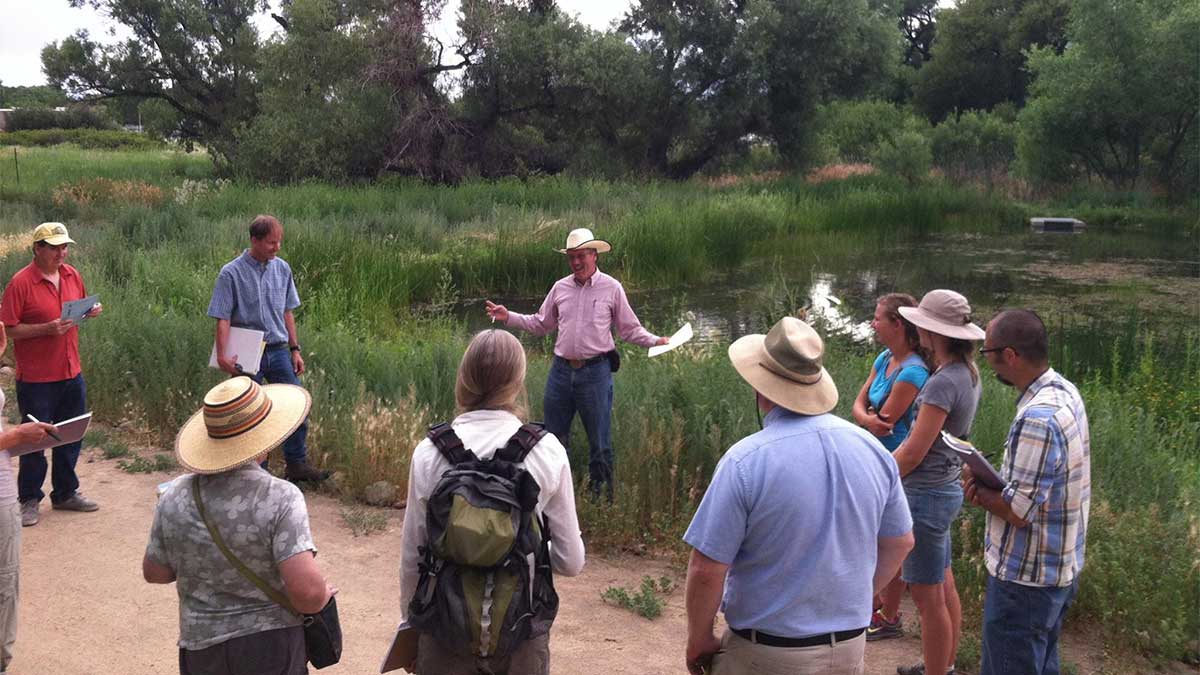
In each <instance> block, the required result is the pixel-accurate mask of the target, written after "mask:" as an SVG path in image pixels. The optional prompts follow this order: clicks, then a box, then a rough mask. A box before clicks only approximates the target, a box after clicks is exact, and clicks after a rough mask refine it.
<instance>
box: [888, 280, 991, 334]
mask: <svg viewBox="0 0 1200 675" xmlns="http://www.w3.org/2000/svg"><path fill="white" fill-rule="evenodd" d="M900 316H902V317H904V318H905V319H908V321H909V323H911V324H913V325H914V326H916V327H917V328H924V329H925V330H927V331H929V332H931V333H937V334H938V335H945V336H946V337H948V338H958V339H959V340H982V339H983V337H984V333H983V329H982V328H980V327H979V326H976V325H975V324H973V323H971V305H970V304H969V303H968V302H967V299H966V298H964V297H963V296H962V294H961V293H955V292H954V291H948V290H946V289H944V288H939V289H937V290H935V291H929V292H928V293H926V294H925V297H923V298H921V302H920V303H919V304H918V305H917V306H916V307H901V308H900Z"/></svg>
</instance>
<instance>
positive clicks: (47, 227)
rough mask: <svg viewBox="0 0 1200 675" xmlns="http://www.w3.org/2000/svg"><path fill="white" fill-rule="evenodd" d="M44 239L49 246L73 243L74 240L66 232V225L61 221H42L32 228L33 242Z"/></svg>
mask: <svg viewBox="0 0 1200 675" xmlns="http://www.w3.org/2000/svg"><path fill="white" fill-rule="evenodd" d="M39 241H44V242H46V243H47V244H50V245H51V246H62V245H63V244H74V243H75V240H74V239H72V238H71V235H70V234H69V233H68V232H67V226H66V225H63V224H62V223H42V224H41V225H38V226H37V227H35V228H34V229H33V243H35V244H36V243H37V242H39Z"/></svg>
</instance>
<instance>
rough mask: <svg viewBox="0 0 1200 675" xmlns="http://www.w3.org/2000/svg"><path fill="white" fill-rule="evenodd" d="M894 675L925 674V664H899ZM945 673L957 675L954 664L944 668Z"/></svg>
mask: <svg viewBox="0 0 1200 675" xmlns="http://www.w3.org/2000/svg"><path fill="white" fill-rule="evenodd" d="M897 618H899V617H897ZM896 675H925V664H924V663H915V664H913V665H911V666H900V667H899V668H896ZM946 675H958V671H957V670H955V669H954V666H950V667H949V668H947V669H946Z"/></svg>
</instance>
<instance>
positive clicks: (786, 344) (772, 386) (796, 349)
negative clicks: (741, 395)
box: [729, 316, 838, 415]
mask: <svg viewBox="0 0 1200 675" xmlns="http://www.w3.org/2000/svg"><path fill="white" fill-rule="evenodd" d="M824 354H825V343H824V341H823V340H821V336H820V335H818V334H817V331H815V330H813V327H812V326H810V325H808V324H807V323H804V322H803V321H801V320H800V319H797V318H795V317H791V316H785V317H783V318H782V319H780V320H779V322H778V323H776V324H775V325H774V326H772V327H771V330H769V331H767V334H766V335H747V336H745V337H742V338H739V339H738V340H737V341H735V342H734V343H733V344H731V345H729V360H730V361H732V362H733V367H734V368H735V369H736V370H737V372H738V375H741V376H742V379H744V380H745V381H746V382H747V383H749V384H750V386H751V387H754V390H755V391H757V392H758V393H760V394H762V395H763V396H766V397H767V398H768V399H770V400H771V402H772V403H774V404H776V405H779V406H782V407H784V408H787V409H788V410H791V411H792V412H796V413H800V414H801V415H821V414H823V413H827V412H829V411H830V410H833V408H834V406H836V405H837V402H838V390H837V385H836V384H834V382H833V378H832V377H830V376H829V371H827V370H825V368H824V366H823V365H822V361H821V360H822V358H823V357H824Z"/></svg>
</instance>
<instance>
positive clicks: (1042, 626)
mask: <svg viewBox="0 0 1200 675" xmlns="http://www.w3.org/2000/svg"><path fill="white" fill-rule="evenodd" d="M980 351H982V352H983V354H984V355H985V356H986V358H987V360H988V363H989V364H991V366H992V370H994V371H996V377H997V378H998V379H999V380H1000V381H1001V382H1004V383H1005V384H1007V385H1010V386H1012V387H1013V388H1015V389H1016V390H1017V391H1019V392H1021V397H1020V399H1019V400H1018V401H1017V416H1016V419H1014V420H1013V423H1012V427H1011V428H1010V429H1009V432H1008V440H1007V442H1006V443H1005V450H1004V463H1003V465H1002V467H1001V469H1000V477H1001V479H1002V480H1004V481H1005V483H1006V484H1005V487H1004V488H1003V489H1002V490H993V489H990V488H987V487H985V486H983V485H982V484H980V483H977V482H976V481H975V478H974V476H973V475H972V474H971V471H970V469H969V468H967V467H964V468H963V488H964V491H965V496H966V499H967V501H969V502H970V503H972V504H975V505H976V506H982V507H983V508H984V509H987V511H988V515H987V534H986V536H985V539H984V546H983V549H984V559H985V562H986V564H987V570H988V581H987V596H986V598H985V600H984V609H983V650H982V651H983V663H982V665H981V668H980V672H981V673H982V675H999V674H1001V673H1004V674H1013V675H1058V672H1059V661H1058V636H1059V633H1060V632H1061V630H1062V621H1063V616H1065V615H1066V612H1067V607H1069V606H1070V604H1071V601H1072V599H1074V597H1075V592H1076V589H1077V588H1078V584H1079V572H1080V570H1081V569H1083V555H1084V548H1085V543H1086V539H1087V522H1088V506H1089V504H1090V503H1091V497H1092V487H1091V445H1090V440H1089V435H1088V421H1087V412H1086V411H1085V410H1084V407H1083V401H1082V400H1081V399H1080V397H1079V390H1078V389H1076V388H1075V385H1073V384H1071V383H1070V382H1068V381H1067V380H1066V379H1065V378H1064V377H1063V376H1062V375H1059V374H1058V373H1056V372H1054V369H1053V368H1051V367H1050V366H1049V362H1048V360H1047V352H1048V340H1047V337H1046V327H1045V325H1044V324H1043V323H1042V320H1041V319H1040V318H1038V315H1037V314H1035V313H1034V312H1031V311H1028V310H1007V311H1004V312H1001V313H1000V314H997V315H996V318H994V319H992V322H991V323H990V324H988V328H987V338H986V339H985V340H984V348H983V349H982V350H980Z"/></svg>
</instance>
